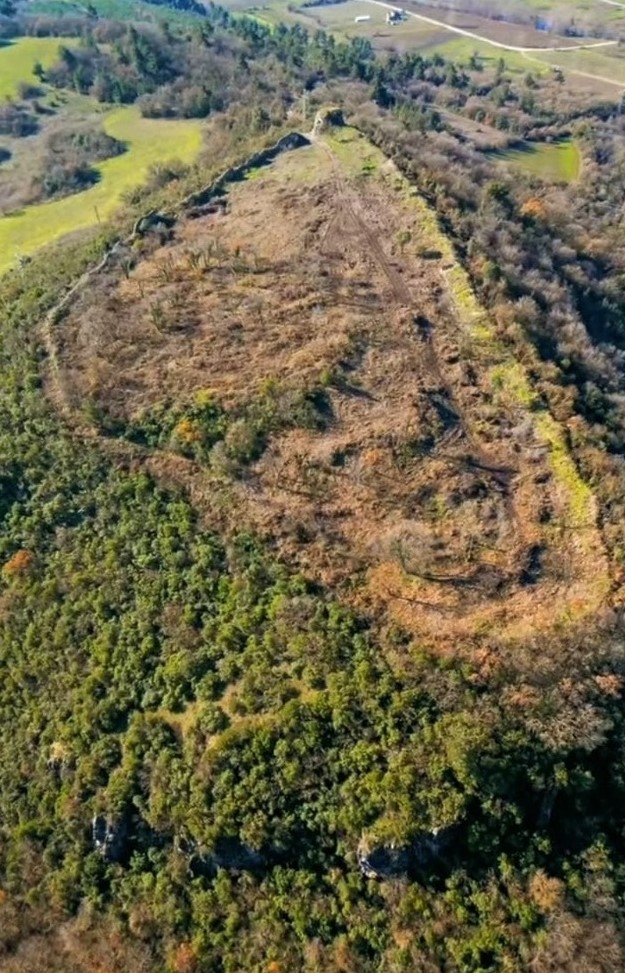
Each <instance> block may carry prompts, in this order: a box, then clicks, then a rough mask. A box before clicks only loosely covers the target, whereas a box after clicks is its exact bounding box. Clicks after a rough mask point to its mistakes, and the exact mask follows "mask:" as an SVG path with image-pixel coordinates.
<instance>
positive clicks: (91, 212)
mask: <svg viewBox="0 0 625 973" xmlns="http://www.w3.org/2000/svg"><path fill="white" fill-rule="evenodd" d="M103 125H104V129H105V130H106V132H108V134H109V135H112V136H113V137H114V138H117V139H119V140H121V141H124V142H127V144H128V150H127V151H126V152H125V153H124V154H123V155H119V156H116V157H115V158H112V159H107V160H105V161H104V162H101V163H99V164H98V166H97V168H98V170H99V172H100V176H101V178H100V181H99V182H98V183H97V184H96V185H94V186H92V187H90V188H89V189H87V190H85V191H84V192H81V193H78V194H76V195H73V196H67V197H65V198H64V199H59V200H52V201H51V202H46V203H40V204H37V205H34V206H30V207H27V208H26V209H24V210H23V211H22V212H20V213H17V214H14V215H11V216H5V217H3V218H1V219H0V271H2V270H5V269H6V268H7V267H9V266H10V265H11V264H12V263H14V261H15V260H16V259H17V258H18V257H21V256H26V255H28V254H31V253H33V252H34V251H35V250H37V249H38V248H39V247H41V246H43V245H45V244H47V243H50V242H52V241H53V240H56V239H58V238H59V237H62V236H64V235H65V234H67V233H70V232H74V231H76V230H84V229H86V228H88V227H90V226H93V225H94V224H96V223H97V222H98V221H99V220H101V219H105V218H106V217H108V216H110V215H111V213H113V212H114V211H115V209H116V208H117V207H118V205H119V203H120V201H121V198H122V196H123V195H124V193H125V192H127V191H128V190H130V189H133V188H134V187H136V186H139V185H141V184H142V183H143V182H144V181H145V178H146V176H147V173H148V170H149V169H150V166H152V165H154V164H155V163H157V162H162V161H165V160H167V159H173V158H176V159H180V160H181V161H182V162H186V163H189V162H192V161H193V160H194V159H195V157H196V156H197V154H198V152H199V150H200V147H201V144H202V132H201V125H200V123H199V122H195V121H169V120H160V119H158V120H157V119H146V118H142V117H141V115H140V114H139V111H138V109H136V108H118V109H114V110H113V111H111V112H110V113H109V114H108V115H107V116H105V117H104V118H103Z"/></svg>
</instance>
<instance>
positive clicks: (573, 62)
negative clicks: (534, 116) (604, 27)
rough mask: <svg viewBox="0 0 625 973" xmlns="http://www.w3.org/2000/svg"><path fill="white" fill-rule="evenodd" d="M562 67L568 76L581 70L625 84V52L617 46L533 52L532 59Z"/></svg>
mask: <svg viewBox="0 0 625 973" xmlns="http://www.w3.org/2000/svg"><path fill="white" fill-rule="evenodd" d="M538 60H540V61H541V62H543V63H544V64H549V65H552V66H553V67H556V66H557V67H559V68H562V71H563V72H564V76H565V78H566V72H567V70H568V71H581V72H582V73H584V74H592V75H594V76H596V77H598V78H606V79H608V80H610V81H612V82H614V83H615V84H625V54H624V53H623V51H622V50H621V49H620V48H619V47H617V46H616V45H615V46H614V47H604V48H599V49H598V50H594V51H593V50H585V51H583V50H582V51H558V52H557V53H546V54H542V53H540V54H535V53H533V54H532V61H538Z"/></svg>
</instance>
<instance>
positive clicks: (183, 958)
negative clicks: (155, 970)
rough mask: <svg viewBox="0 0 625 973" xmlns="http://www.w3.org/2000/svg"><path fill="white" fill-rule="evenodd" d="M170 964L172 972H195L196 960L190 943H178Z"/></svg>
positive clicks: (196, 967)
mask: <svg viewBox="0 0 625 973" xmlns="http://www.w3.org/2000/svg"><path fill="white" fill-rule="evenodd" d="M171 965H172V969H173V970H174V973H195V971H196V970H197V969H198V960H197V953H196V952H195V949H194V948H193V946H192V945H191V943H180V945H179V946H178V947H177V949H176V950H175V952H174V955H173V958H172V964H171Z"/></svg>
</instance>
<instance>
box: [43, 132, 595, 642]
mask: <svg viewBox="0 0 625 973" xmlns="http://www.w3.org/2000/svg"><path fill="white" fill-rule="evenodd" d="M414 219H415V217H414V214H413V215H411V213H410V210H409V206H408V205H407V203H406V201H405V200H401V199H400V198H399V196H394V195H393V191H392V188H391V187H390V186H389V184H388V180H386V179H385V178H384V173H380V172H366V171H363V172H362V173H361V174H360V175H355V176H351V177H349V178H348V177H346V176H345V175H343V174H342V173H341V171H340V169H339V167H338V164H337V163H336V160H334V159H333V158H332V155H331V153H329V152H328V151H327V149H324V148H323V147H322V146H320V145H314V146H311V147H310V148H306V149H298V150H297V151H296V152H291V153H288V154H286V155H284V156H282V157H280V158H279V159H278V160H277V161H276V162H275V163H274V164H273V165H272V166H271V167H268V168H267V169H264V170H262V171H261V172H259V173H256V174H254V177H253V178H251V179H248V180H246V181H244V182H241V183H237V184H235V185H233V186H231V188H230V190H229V192H228V194H227V197H226V198H225V199H224V200H223V204H221V205H219V206H213V207H212V211H211V212H209V213H207V214H205V215H203V216H200V217H199V218H197V219H189V220H187V221H186V222H185V223H184V224H181V225H179V226H178V227H177V228H176V229H175V233H174V237H173V239H171V240H169V241H166V242H164V243H162V244H156V243H153V244H152V245H145V247H144V249H145V252H144V253H143V254H142V255H137V254H131V253H127V254H125V255H122V257H121V258H120V259H118V260H117V261H116V262H115V263H112V264H111V266H109V267H108V268H106V269H105V270H103V272H102V273H101V274H100V275H99V276H98V277H97V278H96V279H95V280H94V281H92V282H91V283H90V287H89V289H88V290H87V291H85V292H84V293H83V294H82V296H81V297H80V298H79V299H78V300H77V301H76V303H75V304H74V306H73V307H72V309H71V310H70V311H69V313H68V315H67V317H66V318H65V320H64V321H63V322H62V327H60V328H59V329H58V330H57V332H56V336H57V337H56V340H57V360H58V365H59V376H60V380H61V386H62V389H63V395H64V396H65V399H66V401H67V402H68V403H69V404H70V406H71V407H72V408H73V409H80V408H81V407H82V406H83V404H84V402H85V401H89V402H90V403H91V404H92V407H93V409H94V410H95V411H96V412H97V413H98V414H99V415H103V416H105V417H106V418H107V421H110V422H117V423H119V424H121V425H122V426H123V424H124V423H128V422H129V421H132V420H136V419H137V418H138V417H141V416H142V415H144V414H145V413H146V410H150V409H151V408H153V407H154V406H156V405H159V404H162V403H163V402H170V403H179V402H181V401H184V400H185V399H188V398H189V396H190V395H191V394H192V393H196V392H198V391H199V390H202V391H203V392H206V391H208V392H210V393H211V394H212V396H213V397H214V399H215V400H216V401H218V402H219V403H221V404H222V405H223V406H224V408H225V409H226V410H230V411H234V412H235V413H236V410H237V409H239V408H241V407H243V406H245V404H246V403H249V402H250V401H254V400H256V399H261V400H262V397H263V396H264V395H266V390H267V388H268V387H275V386H280V387H288V388H289V389H299V390H308V389H311V388H315V387H319V386H322V387H323V388H324V389H325V391H326V394H327V397H328V400H329V404H330V413H331V414H330V415H329V416H328V419H327V422H326V424H325V428H319V429H315V428H300V427H299V426H298V424H297V422H293V423H291V424H290V426H289V424H288V423H287V424H285V427H284V428H282V429H280V430H278V431H276V432H275V433H274V434H273V435H272V436H271V437H270V439H269V441H268V443H267V444H266V448H265V449H264V451H263V452H262V454H261V455H260V456H259V458H257V459H256V460H254V461H253V462H250V463H249V464H248V465H246V466H245V468H244V469H238V470H237V471H236V475H235V476H234V478H233V479H228V478H227V477H225V475H224V467H223V456H222V454H221V453H220V451H219V450H220V445H219V444H218V445H217V446H215V447H214V450H213V453H212V454H211V456H210V457H209V459H208V461H207V463H206V465H205V467H204V470H205V472H203V473H199V474H196V476H195V479H194V489H195V490H196V492H197V488H198V481H199V480H201V490H203V491H204V492H205V494H208V493H213V494H216V493H218V492H219V491H222V494H221V495H222V496H223V497H224V498H225V500H224V503H223V504H222V508H221V509H222V516H225V518H226V520H227V521H228V523H229V524H230V526H231V527H232V528H233V529H234V528H236V527H240V526H241V525H242V524H251V525H252V526H254V527H255V528H256V529H258V530H260V531H262V532H263V533H266V535H267V536H270V537H272V538H275V539H276V542H277V545H278V548H279V550H280V553H281V554H282V555H283V556H285V557H286V558H288V559H289V560H290V561H291V562H293V563H295V564H296V565H298V567H300V568H301V569H302V570H303V571H305V572H306V573H307V574H309V575H312V576H313V577H316V578H318V579H320V580H322V581H324V582H325V583H328V584H330V585H332V586H334V587H336V588H342V589H343V590H345V591H349V592H350V595H349V597H351V598H352V599H353V601H354V602H355V603H357V604H358V605H359V606H364V607H371V606H375V607H376V609H378V610H379V609H380V608H381V609H383V610H389V611H390V613H391V615H392V616H393V617H395V618H397V619H399V620H400V621H401V622H402V623H403V624H404V625H406V626H407V627H408V628H410V629H411V630H413V631H416V632H419V633H420V634H423V635H424V636H432V637H442V638H444V639H449V640H453V639H454V638H455V637H457V636H458V635H460V634H462V635H466V634H467V633H476V634H477V633H480V632H486V631H488V629H489V628H490V627H491V626H496V629H497V631H498V632H501V631H506V630H509V631H510V632H512V631H518V630H519V628H523V629H525V628H527V629H536V628H540V627H542V626H544V625H550V624H552V623H554V622H555V621H556V620H558V619H561V618H562V617H563V616H564V615H566V613H567V612H568V613H569V614H570V615H575V614H576V613H577V612H579V611H581V610H582V609H581V606H583V603H584V599H585V598H586V596H587V589H586V585H587V578H588V570H589V565H588V564H586V563H585V560H586V554H585V553H584V552H587V550H588V545H584V546H583V551H582V547H581V546H580V545H579V542H578V538H577V537H576V534H575V532H572V531H567V527H566V522H565V519H566V514H565V502H564V499H563V497H562V495H561V488H560V487H559V486H558V484H557V483H556V482H555V481H554V478H553V476H552V473H551V470H550V465H549V462H548V455H547V451H546V450H545V448H544V447H542V446H541V445H540V444H539V443H537V442H536V441H534V439H533V435H532V432H531V426H530V425H529V424H528V423H527V422H526V421H525V417H524V415H523V412H522V410H521V409H520V407H518V406H516V405H515V404H514V403H509V404H508V405H506V403H505V402H501V401H499V400H497V402H495V401H494V399H493V392H492V389H490V388H488V387H486V386H485V384H484V382H483V379H482V377H481V372H480V361H479V359H476V358H475V351H474V350H472V349H470V348H467V346H466V339H463V333H465V332H463V329H462V327H461V325H462V322H461V321H460V320H459V317H458V312H457V311H456V309H455V307H454V306H453V303H452V301H451V299H450V297H449V295H448V293H447V290H446V285H445V269H446V268H445V265H444V264H445V261H444V259H442V258H441V256H440V254H437V253H432V252H422V251H421V250H420V247H419V227H418V225H417V224H415V223H414ZM411 220H412V221H413V222H411ZM137 256H139V259H137ZM135 260H136V265H135V266H132V263H133V261H135ZM447 269H448V268H447ZM287 401H288V399H287ZM287 418H288V417H287ZM150 462H151V468H152V469H155V470H156V471H158V472H162V473H163V474H164V475H167V476H173V477H174V478H176V476H179V479H180V481H182V482H184V481H185V476H186V475H187V472H188V469H186V467H188V465H189V464H186V467H185V463H184V462H183V461H181V460H178V459H177V458H176V457H175V456H174V455H173V454H171V455H170V456H169V457H168V456H167V455H164V454H163V452H162V451H161V452H160V453H159V454H158V455H157V456H156V457H153V458H152V459H151V461H150ZM226 472H227V471H226ZM225 483H227V485H225V486H224V484H225ZM201 490H200V492H201ZM588 529H589V530H594V526H593V525H591V524H589V527H588ZM597 550H598V553H597V556H598V557H601V556H602V554H601V552H600V550H599V548H598V549H597Z"/></svg>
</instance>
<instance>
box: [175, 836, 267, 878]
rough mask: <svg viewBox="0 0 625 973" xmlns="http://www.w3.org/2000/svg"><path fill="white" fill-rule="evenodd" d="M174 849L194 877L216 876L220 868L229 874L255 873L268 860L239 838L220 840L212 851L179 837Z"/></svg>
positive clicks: (193, 840)
mask: <svg viewBox="0 0 625 973" xmlns="http://www.w3.org/2000/svg"><path fill="white" fill-rule="evenodd" d="M174 847H175V848H176V849H177V851H179V852H180V853H181V854H183V855H184V856H185V857H186V858H187V860H188V862H189V869H190V871H191V872H192V873H193V874H194V875H214V874H215V872H216V871H217V869H218V868H223V869H225V871H228V872H253V871H257V870H258V869H259V868H262V867H263V866H265V865H266V864H267V862H268V858H267V856H266V855H265V854H263V853H262V852H260V851H256V850H255V849H254V848H250V846H249V845H246V844H245V843H244V842H243V841H241V840H240V839H239V838H218V839H217V841H216V842H215V845H214V847H213V848H212V849H211V850H208V849H206V850H204V849H202V848H201V846H200V845H199V843H198V842H197V841H196V840H195V839H194V838H185V837H177V838H175V839H174Z"/></svg>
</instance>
